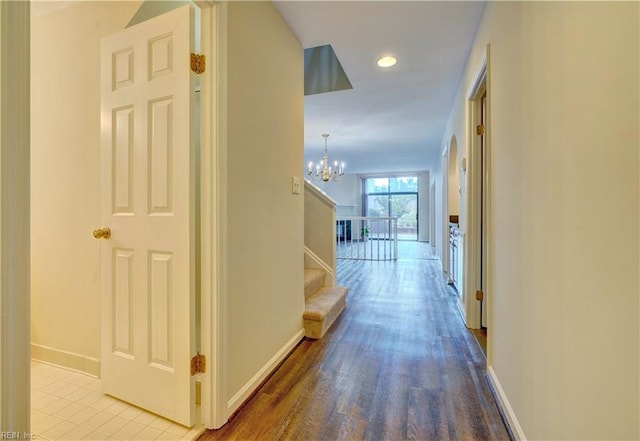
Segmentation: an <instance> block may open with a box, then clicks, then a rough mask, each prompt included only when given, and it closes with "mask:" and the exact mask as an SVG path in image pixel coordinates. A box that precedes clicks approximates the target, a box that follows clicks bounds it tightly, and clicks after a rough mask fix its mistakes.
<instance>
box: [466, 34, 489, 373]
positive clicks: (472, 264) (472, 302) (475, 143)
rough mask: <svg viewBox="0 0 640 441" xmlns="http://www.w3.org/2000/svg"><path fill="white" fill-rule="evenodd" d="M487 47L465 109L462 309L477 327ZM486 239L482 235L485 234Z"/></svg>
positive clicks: (486, 140)
mask: <svg viewBox="0 0 640 441" xmlns="http://www.w3.org/2000/svg"><path fill="white" fill-rule="evenodd" d="M489 50H490V47H489V45H487V46H486V47H485V51H484V53H483V55H482V59H481V60H480V63H479V66H478V69H477V71H476V75H475V77H474V80H473V82H472V86H471V88H470V89H469V91H468V93H467V110H468V112H469V119H468V121H469V122H468V124H469V126H468V127H467V134H468V145H469V149H468V152H467V154H468V158H469V159H468V161H469V166H468V168H467V174H466V180H467V182H466V185H467V188H468V189H469V191H468V197H467V201H466V208H467V213H468V223H467V225H468V228H467V240H466V241H465V247H466V249H465V254H466V256H465V271H464V273H465V274H464V277H465V281H464V284H465V286H466V287H467V290H468V292H469V295H468V296H467V297H466V298H467V301H466V305H465V306H466V312H467V327H469V328H472V329H479V328H480V327H481V322H480V303H479V302H478V301H477V300H476V299H475V295H473V293H474V292H475V290H476V289H477V287H478V286H479V283H480V271H479V267H480V258H479V255H480V253H481V251H482V250H481V243H480V226H479V225H480V218H479V216H481V214H480V213H481V211H480V208H481V205H480V204H481V203H482V202H481V201H480V185H479V182H480V181H479V180H480V179H482V178H483V177H482V176H478V174H479V172H480V159H481V158H480V156H479V155H478V152H479V148H480V141H479V137H478V136H477V135H476V125H477V124H479V123H480V117H481V116H480V111H479V105H481V103H480V99H481V97H482V94H483V93H484V92H485V90H486V94H487V109H490V100H491V95H490V81H489V78H490V77H489V74H490V70H489V55H490V52H489ZM490 114H491V112H490V111H489V110H487V115H486V118H487V127H488V128H489V129H488V130H487V131H486V132H485V134H484V151H485V160H486V163H485V173H487V175H489V176H490V173H491V171H490V164H491V161H490V160H489V158H490V147H491V119H490V118H491V117H490ZM490 190H491V189H490V187H489V188H486V189H485V191H486V194H487V199H486V207H485V208H486V216H485V220H486V222H487V226H486V232H487V238H490V237H492V234H491V225H492V220H491V205H490V204H491V203H490V200H491V198H490V195H491V191H490ZM485 240H486V238H485ZM486 246H487V259H486V262H484V264H485V266H486V268H487V271H486V273H485V274H486V286H487V292H486V293H485V296H486V297H485V298H487V297H489V296H490V295H491V293H492V292H493V291H492V285H491V276H490V275H491V271H489V269H490V268H492V266H493V265H492V261H491V253H490V247H491V242H490V241H489V240H486ZM486 307H487V325H488V326H487V329H488V331H487V362H488V365H490V357H491V328H492V320H491V301H487V302H486Z"/></svg>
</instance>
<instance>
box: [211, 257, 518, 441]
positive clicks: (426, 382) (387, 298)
mask: <svg viewBox="0 0 640 441" xmlns="http://www.w3.org/2000/svg"><path fill="white" fill-rule="evenodd" d="M338 267H339V268H338V282H339V284H340V285H343V286H348V287H349V288H350V293H349V297H348V304H347V308H346V310H345V311H344V313H343V314H342V316H341V317H340V318H338V320H337V321H336V322H335V323H334V325H333V327H332V328H331V329H330V330H329V332H327V334H326V335H325V337H324V338H323V339H322V340H317V341H313V340H304V341H303V342H302V343H301V344H300V345H299V346H298V347H297V348H296V350H295V351H294V352H293V354H292V355H291V356H290V357H289V359H287V360H286V361H285V363H284V364H283V365H282V366H281V367H280V368H279V369H278V370H277V371H276V372H275V374H274V375H273V376H272V377H271V378H270V379H269V380H268V381H267V382H266V383H265V384H264V386H263V387H262V388H261V389H260V390H259V391H258V392H257V393H256V395H255V396H254V397H253V398H252V399H251V400H250V401H249V402H248V403H247V404H246V405H245V406H244V407H243V408H242V409H241V410H240V411H239V412H238V413H237V414H236V416H235V417H234V418H233V420H232V421H230V422H229V423H228V424H227V425H225V426H224V427H223V428H222V429H220V430H217V431H209V432H207V433H206V434H204V435H203V437H201V438H200V439H201V440H305V441H307V440H364V439H367V440H369V439H370V440H404V439H412V440H438V441H439V440H508V439H509V436H508V434H507V431H506V429H505V426H504V424H503V422H502V420H501V418H500V415H499V413H498V409H497V407H496V404H495V402H494V399H493V397H492V395H491V393H490V389H489V386H488V383H487V380H486V377H485V359H484V357H483V355H482V352H481V351H480V348H479V346H478V345H477V344H476V342H475V341H474V337H473V336H472V335H471V334H470V333H469V332H468V331H467V329H466V328H465V327H464V326H463V324H462V322H461V320H460V317H459V315H458V313H457V311H456V307H455V304H454V301H455V299H454V297H453V296H452V295H451V294H450V291H449V290H448V289H447V286H446V283H445V279H444V276H443V274H442V271H441V269H440V264H439V262H438V261H437V260H433V259H429V258H418V259H409V258H407V259H399V260H398V261H392V262H372V261H351V260H340V261H339V263H338ZM256 344H259V342H258V341H256Z"/></svg>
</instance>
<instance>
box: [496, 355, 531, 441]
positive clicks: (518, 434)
mask: <svg viewBox="0 0 640 441" xmlns="http://www.w3.org/2000/svg"><path fill="white" fill-rule="evenodd" d="M487 372H488V374H489V375H488V376H489V384H490V385H491V388H492V389H493V394H494V396H495V397H496V399H497V400H498V406H499V407H500V410H501V412H502V415H503V417H504V418H505V419H506V420H507V421H506V422H507V424H508V425H509V429H510V431H511V435H512V436H513V438H514V440H515V441H526V440H527V437H526V436H525V435H524V432H523V430H522V427H520V423H519V422H518V418H517V417H516V414H515V412H514V411H513V409H512V408H511V404H509V400H508V399H507V396H506V395H505V393H504V390H503V389H502V386H501V385H500V381H499V380H498V377H497V376H496V372H495V371H494V370H493V368H492V367H491V366H489V368H488V369H487Z"/></svg>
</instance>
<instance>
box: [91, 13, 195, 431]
mask: <svg viewBox="0 0 640 441" xmlns="http://www.w3.org/2000/svg"><path fill="white" fill-rule="evenodd" d="M193 22H194V10H193V6H191V5H186V6H183V7H181V8H178V9H175V10H173V11H170V12H168V13H166V14H163V15H161V16H159V17H156V18H153V19H151V20H148V21H145V22H143V23H140V24H138V25H136V26H133V27H131V28H128V29H125V30H123V31H121V32H119V33H117V34H114V35H111V36H109V37H107V38H105V39H103V41H102V90H101V131H102V139H101V152H102V153H101V170H102V194H101V199H102V215H101V218H102V219H101V221H102V225H101V227H109V228H110V229H111V237H110V238H109V239H107V240H104V239H101V240H102V241H103V242H102V262H101V265H102V274H101V278H102V351H101V352H102V354H101V374H102V387H103V391H104V392H105V393H107V394H110V395H113V396H115V397H117V398H120V399H122V400H124V401H127V402H130V403H133V404H135V405H136V406H139V407H142V408H144V409H147V410H150V411H151V412H154V413H156V414H159V415H162V416H164V417H166V418H169V419H172V420H174V421H177V422H179V423H181V424H184V425H186V426H191V425H193V423H194V422H195V421H194V420H195V383H194V381H193V380H192V378H191V372H190V359H191V356H192V355H194V354H195V340H194V335H195V331H194V330H195V229H194V225H195V209H194V207H195V205H194V204H195V200H194V197H195V196H194V195H195V193H194V190H195V185H194V183H195V180H194V176H195V174H194V170H195V166H194V147H193V142H194V139H195V137H194V136H193V133H194V131H193V128H194V127H195V125H194V123H195V122H194V121H193V118H192V114H193V108H194V90H195V87H194V86H195V84H194V81H195V78H194V75H195V74H193V73H192V72H191V70H190V63H189V60H190V53H191V52H192V50H193V46H194V38H193V31H192V29H193Z"/></svg>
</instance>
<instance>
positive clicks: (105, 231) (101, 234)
mask: <svg viewBox="0 0 640 441" xmlns="http://www.w3.org/2000/svg"><path fill="white" fill-rule="evenodd" d="M93 237H95V238H96V239H102V238H104V239H109V238H110V237H111V230H110V229H109V227H104V228H98V229H97V230H93Z"/></svg>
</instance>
